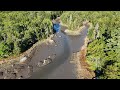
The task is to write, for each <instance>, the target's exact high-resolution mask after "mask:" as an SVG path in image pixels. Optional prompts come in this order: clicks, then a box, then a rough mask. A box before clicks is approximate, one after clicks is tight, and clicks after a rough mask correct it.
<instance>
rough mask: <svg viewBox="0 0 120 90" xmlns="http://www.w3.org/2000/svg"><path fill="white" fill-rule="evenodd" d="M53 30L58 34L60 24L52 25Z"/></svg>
mask: <svg viewBox="0 0 120 90" xmlns="http://www.w3.org/2000/svg"><path fill="white" fill-rule="evenodd" d="M53 29H54V30H55V31H56V32H58V31H59V30H60V24H59V23H57V24H53Z"/></svg>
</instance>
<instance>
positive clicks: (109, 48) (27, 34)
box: [0, 11, 120, 79]
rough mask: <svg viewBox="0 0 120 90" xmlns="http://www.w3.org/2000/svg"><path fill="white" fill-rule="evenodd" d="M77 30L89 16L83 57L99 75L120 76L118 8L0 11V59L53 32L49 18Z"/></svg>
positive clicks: (27, 46)
mask: <svg viewBox="0 0 120 90" xmlns="http://www.w3.org/2000/svg"><path fill="white" fill-rule="evenodd" d="M56 15H60V16H61V20H62V23H63V24H66V25H67V26H68V28H69V29H70V30H77V29H79V28H80V26H81V25H82V22H83V21H84V20H89V21H90V23H91V27H90V28H89V30H88V38H89V43H88V46H87V56H86V60H87V62H88V64H89V65H90V69H91V70H93V71H95V73H96V77H97V78H100V79H120V41H119V39H120V32H119V30H120V12H119V11H64V12H63V11H1V12H0V59H3V58H7V57H9V56H12V55H13V56H15V55H19V54H20V53H22V52H24V51H26V50H27V49H29V48H30V47H31V46H32V45H33V44H34V43H36V42H37V41H39V40H42V39H45V38H47V37H49V36H50V35H51V34H52V22H51V19H52V18H54V16H56Z"/></svg>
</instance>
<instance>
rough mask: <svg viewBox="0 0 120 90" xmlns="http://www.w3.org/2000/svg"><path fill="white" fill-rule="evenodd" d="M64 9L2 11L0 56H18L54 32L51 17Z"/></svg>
mask: <svg viewBox="0 0 120 90" xmlns="http://www.w3.org/2000/svg"><path fill="white" fill-rule="evenodd" d="M61 13H62V11H1V12H0V58H1V59H3V58H7V57H9V56H12V55H13V56H16V55H19V54H20V53H22V52H24V51H26V50H27V49H29V48H30V47H31V46H32V45H33V44H35V43H36V42H37V41H38V40H42V39H45V38H47V37H49V35H50V34H52V22H51V19H52V18H54V16H56V15H60V14H61Z"/></svg>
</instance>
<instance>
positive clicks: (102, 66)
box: [61, 11, 120, 79]
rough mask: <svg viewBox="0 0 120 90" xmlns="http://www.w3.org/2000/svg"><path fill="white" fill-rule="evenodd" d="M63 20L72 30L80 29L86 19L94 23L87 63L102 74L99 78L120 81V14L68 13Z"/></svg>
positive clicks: (104, 12) (91, 29)
mask: <svg viewBox="0 0 120 90" xmlns="http://www.w3.org/2000/svg"><path fill="white" fill-rule="evenodd" d="M61 18H62V21H63V23H64V24H66V25H68V27H69V29H70V30H76V29H77V28H79V26H81V25H82V22H83V20H86V19H87V20H89V21H90V22H91V23H92V26H93V27H92V28H90V29H89V30H88V38H89V40H90V42H89V44H88V48H87V57H86V58H87V62H88V63H89V64H90V65H91V67H90V68H91V69H92V70H100V72H102V74H100V75H99V76H97V77H99V78H103V79H120V40H119V39H120V12H117V11H66V12H64V13H63V14H62V16H61ZM97 23H98V24H99V27H98V30H96V25H97ZM96 34H97V37H96ZM96 75H97V73H96Z"/></svg>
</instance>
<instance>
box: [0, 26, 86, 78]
mask: <svg viewBox="0 0 120 90" xmlns="http://www.w3.org/2000/svg"><path fill="white" fill-rule="evenodd" d="M65 30H66V27H63V26H62V28H61V31H62V32H61V31H60V32H59V33H58V34H57V36H56V37H54V38H52V40H50V39H48V40H47V41H45V42H43V43H41V44H37V45H36V46H35V48H34V49H33V50H32V52H34V53H33V54H32V53H31V54H32V57H31V56H30V57H24V58H23V59H22V60H23V61H24V60H25V58H27V59H26V60H27V61H25V63H19V62H18V61H17V62H14V63H12V64H10V65H9V67H6V66H5V68H0V78H1V79H3V78H4V79H26V78H29V79H78V78H82V76H81V75H80V73H79V70H80V69H81V66H80V63H79V53H80V50H81V47H82V46H83V45H84V39H85V37H86V35H87V28H84V30H82V31H81V33H80V34H78V35H70V34H67V33H66V32H63V31H65ZM59 36H61V37H59ZM28 55H29V54H28Z"/></svg>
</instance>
